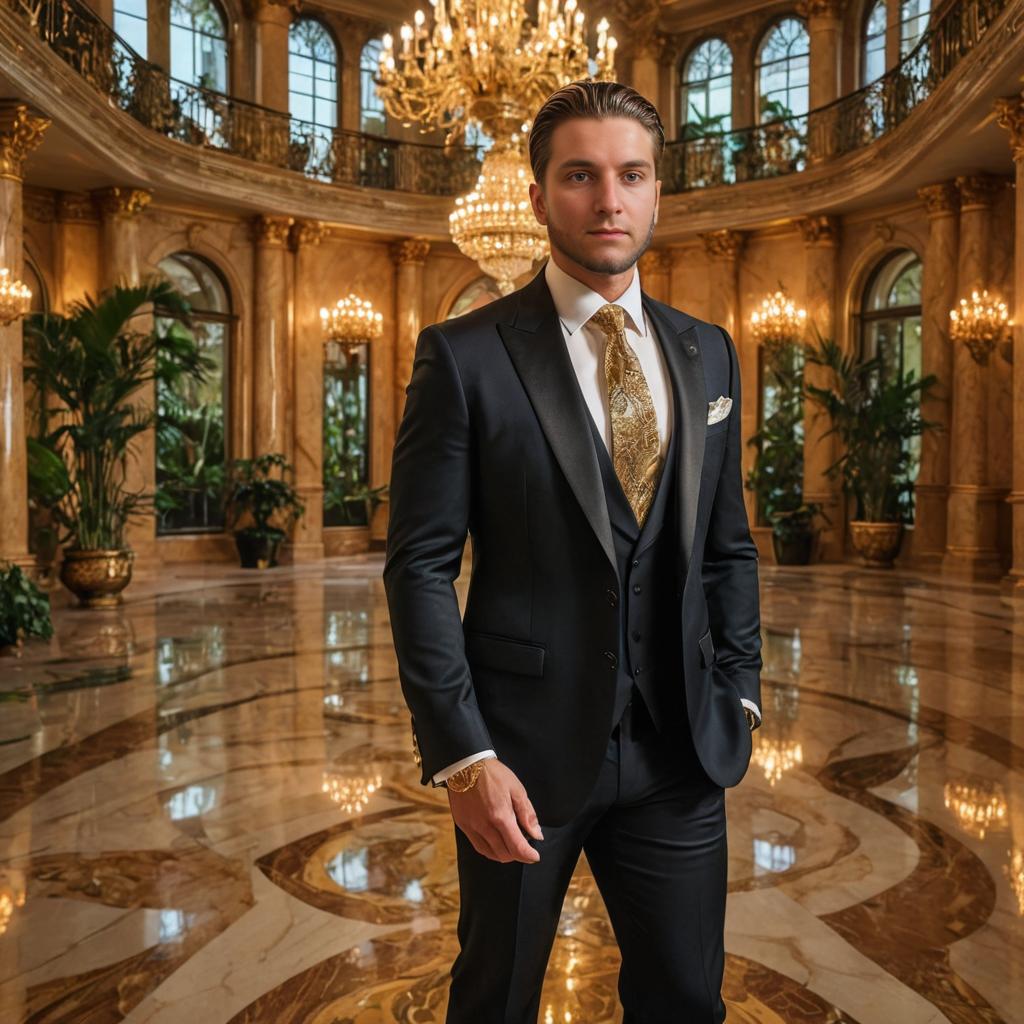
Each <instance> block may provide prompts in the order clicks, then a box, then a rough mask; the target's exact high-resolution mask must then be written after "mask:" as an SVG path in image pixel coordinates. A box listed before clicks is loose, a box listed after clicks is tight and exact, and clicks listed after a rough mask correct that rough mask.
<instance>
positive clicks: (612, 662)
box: [604, 651, 619, 668]
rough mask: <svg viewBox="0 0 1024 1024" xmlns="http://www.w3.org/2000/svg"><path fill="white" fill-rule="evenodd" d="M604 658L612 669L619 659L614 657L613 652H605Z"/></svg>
mask: <svg viewBox="0 0 1024 1024" xmlns="http://www.w3.org/2000/svg"><path fill="white" fill-rule="evenodd" d="M604 656H605V657H606V658H607V659H608V664H609V665H611V667H612V668H615V666H616V665H617V664H618V663H619V659H618V658H616V657H615V653H614V651H605V652H604Z"/></svg>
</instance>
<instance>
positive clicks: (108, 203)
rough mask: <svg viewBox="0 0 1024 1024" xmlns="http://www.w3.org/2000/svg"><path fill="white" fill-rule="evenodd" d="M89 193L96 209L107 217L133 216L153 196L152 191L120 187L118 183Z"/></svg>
mask: <svg viewBox="0 0 1024 1024" xmlns="http://www.w3.org/2000/svg"><path fill="white" fill-rule="evenodd" d="M90 195H91V196H92V201H93V203H94V204H95V206H96V209H97V210H98V211H99V212H100V213H101V214H103V215H105V216H107V217H135V216H137V215H138V214H140V213H142V211H143V210H144V209H145V208H146V207H147V206H149V203H150V201H151V200H152V198H153V193H152V192H147V191H146V190H145V189H143V188H122V187H121V186H120V185H111V186H110V187H109V188H97V189H93V191H92V192H91V193H90Z"/></svg>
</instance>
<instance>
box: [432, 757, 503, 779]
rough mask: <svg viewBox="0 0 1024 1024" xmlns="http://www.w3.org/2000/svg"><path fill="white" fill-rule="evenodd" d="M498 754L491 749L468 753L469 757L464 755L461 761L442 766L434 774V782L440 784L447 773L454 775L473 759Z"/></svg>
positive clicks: (476, 759) (477, 759) (446, 776)
mask: <svg viewBox="0 0 1024 1024" xmlns="http://www.w3.org/2000/svg"><path fill="white" fill-rule="evenodd" d="M497 756H498V755H497V754H496V753H495V752H494V751H493V750H481V751H480V753H479V754H470V755H469V757H464V758H463V759H462V760H461V761H456V762H455V763H454V764H450V765H448V767H447V768H442V769H441V770H440V771H439V772H438V773H437V774H436V775H435V776H434V782H435V783H437V784H438V785H440V784H441V783H442V782H444V780H445V779H447V778H448V776H449V775H454V774H455V773H456V772H457V771H461V770H462V769H463V768H465V767H466V765H469V764H472V763H473V762H474V761H479V760H480V759H481V758H484V757H497Z"/></svg>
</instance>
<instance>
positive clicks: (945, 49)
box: [662, 0, 1007, 193]
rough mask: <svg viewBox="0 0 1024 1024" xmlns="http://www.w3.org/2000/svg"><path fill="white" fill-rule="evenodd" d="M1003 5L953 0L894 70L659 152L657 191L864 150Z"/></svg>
mask: <svg viewBox="0 0 1024 1024" xmlns="http://www.w3.org/2000/svg"><path fill="white" fill-rule="evenodd" d="M1006 3H1007V0H953V3H952V4H950V6H949V7H948V8H947V9H946V10H945V11H944V12H943V13H942V15H941V16H940V17H939V18H938V19H937V20H936V21H935V23H934V24H932V25H930V26H929V27H928V29H927V30H926V31H925V33H924V34H923V35H922V37H921V39H920V40H919V41H918V43H917V45H916V46H915V47H914V49H913V50H912V51H911V52H910V53H908V54H907V56H906V57H904V58H903V60H901V61H900V63H899V64H898V65H896V66H895V67H894V68H891V69H890V70H889V71H887V72H886V73H885V74H884V75H882V76H881V77H880V78H878V79H876V80H875V81H874V82H871V83H870V84H869V85H866V86H864V87H863V88H862V89H858V90H857V91H856V92H853V93H850V94H849V95H847V96H843V97H842V98H840V99H838V100H836V101H835V102H834V103H830V104H829V105H828V106H825V107H819V108H818V109H816V110H812V111H811V112H810V113H808V114H803V115H800V116H794V117H790V118H786V119H782V120H775V121H771V122H767V123H764V124H761V125H757V126H755V127H752V128H741V129H738V130H736V131H731V132H716V133H709V134H707V135H704V136H702V137H700V138H698V139H692V140H689V141H680V142H670V143H669V144H668V145H667V146H666V147H665V155H664V163H663V169H662V180H663V184H662V191H663V192H665V193H672V192H685V191H689V190H691V189H697V188H707V187H709V186H711V185H724V184H731V183H733V182H737V181H750V180H755V179H759V178H770V177H775V176H777V175H779V174H791V173H793V172H794V171H801V170H803V169H804V168H805V166H806V165H807V162H808V161H811V162H813V161H820V160H827V159H830V158H833V157H837V156H841V155H843V154H844V153H849V152H852V151H853V150H855V149H860V148H861V147H863V146H866V145H868V144H870V143H872V142H874V141H875V140H876V139H878V138H880V137H881V136H883V135H885V134H886V133H887V132H890V131H892V130H893V129H894V128H895V127H896V126H897V125H899V124H901V123H902V122H903V121H905V120H906V118H907V117H908V116H909V114H910V113H911V112H912V111H913V110H914V109H915V108H916V107H917V106H918V105H919V104H921V103H922V102H923V101H924V100H926V99H927V98H928V97H929V96H930V95H931V94H932V93H933V92H934V91H935V88H936V86H938V84H939V83H940V82H941V81H943V79H945V78H946V77H947V76H948V75H949V73H950V72H951V71H952V70H953V69H954V68H955V67H956V66H957V64H959V63H960V61H961V60H963V58H964V57H965V56H966V55H967V54H968V53H970V52H971V50H973V49H974V48H975V47H976V46H977V45H978V43H979V42H980V41H981V39H982V37H983V36H984V35H985V33H986V32H987V31H988V30H989V28H990V27H991V25H992V24H993V22H995V20H996V19H997V18H998V17H999V15H1000V14H1001V13H1002V11H1003V10H1004V8H1005V7H1006Z"/></svg>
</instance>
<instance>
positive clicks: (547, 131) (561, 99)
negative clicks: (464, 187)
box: [530, 79, 665, 186]
mask: <svg viewBox="0 0 1024 1024" xmlns="http://www.w3.org/2000/svg"><path fill="white" fill-rule="evenodd" d="M581 117H589V118H595V119H596V120H598V121H600V120H602V119H604V118H606V117H629V118H632V119H633V120H634V121H639V122H640V124H642V125H643V126H644V127H645V128H646V129H647V131H648V132H649V133H650V136H651V140H652V141H653V143H654V167H655V172H657V167H658V162H659V161H660V160H661V155H662V153H663V152H664V151H665V128H664V126H663V125H662V123H661V117H660V116H659V115H658V111H657V108H656V107H655V106H654V104H653V103H651V101H650V100H648V99H646V98H645V97H643V96H641V95H640V93H638V92H637V91H636V89H631V88H630V87H629V86H628V85H623V84H622V83H621V82H595V81H593V80H591V79H585V80H583V81H579V82H570V83H569V84H568V85H563V86H562V88H561V89H558V90H557V91H556V92H553V93H552V94H551V95H550V96H549V97H548V98H547V99H546V100H545V101H544V104H543V106H542V107H541V108H540V110H538V111H537V116H536V117H535V118H534V119H533V126H532V127H531V129H530V166H531V167H532V168H533V178H534V181H536V182H537V184H538V185H541V186H543V184H544V174H545V173H546V171H547V169H548V161H549V160H550V159H551V135H552V133H553V132H554V130H555V129H556V128H557V127H558V126H559V125H560V124H561V123H562V122H563V121H571V120H573V119H575V118H581Z"/></svg>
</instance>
